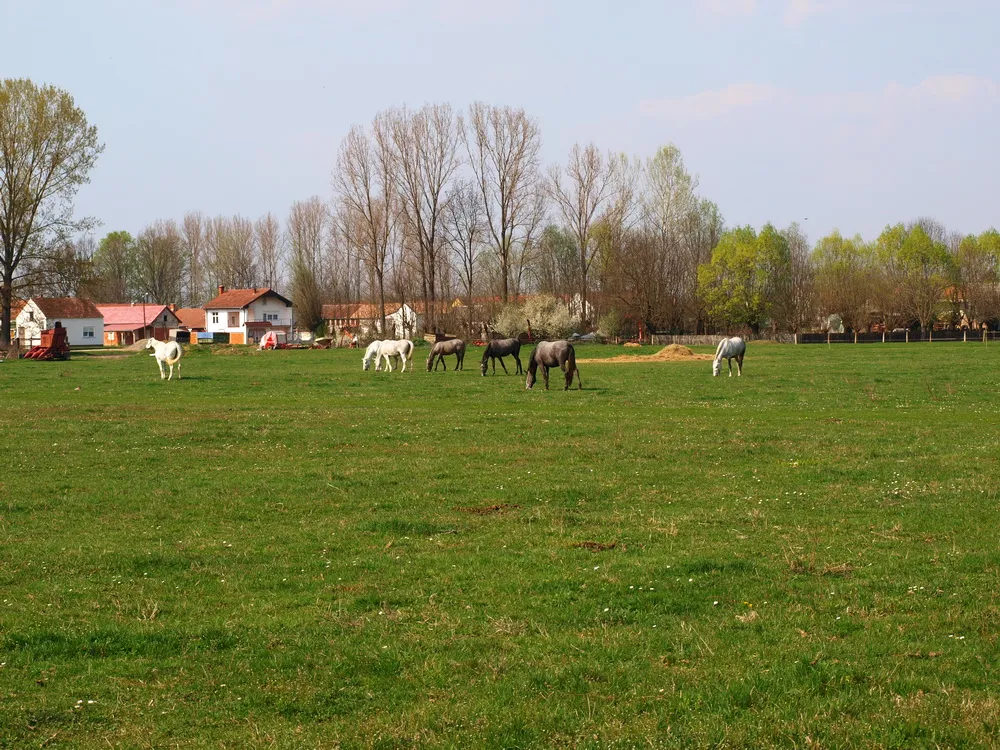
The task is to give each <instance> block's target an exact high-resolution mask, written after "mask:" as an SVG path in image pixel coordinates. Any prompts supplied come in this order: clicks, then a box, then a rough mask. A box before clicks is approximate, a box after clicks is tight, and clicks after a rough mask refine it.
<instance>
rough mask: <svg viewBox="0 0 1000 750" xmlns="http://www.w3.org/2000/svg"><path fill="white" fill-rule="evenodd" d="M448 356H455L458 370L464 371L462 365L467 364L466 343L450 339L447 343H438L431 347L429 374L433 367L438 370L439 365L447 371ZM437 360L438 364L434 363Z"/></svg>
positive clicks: (428, 365)
mask: <svg viewBox="0 0 1000 750" xmlns="http://www.w3.org/2000/svg"><path fill="white" fill-rule="evenodd" d="M446 354H454V355H455V369H456V370H461V369H463V368H462V363H463V362H465V342H464V341H462V339H448V340H447V341H437V342H435V343H434V346H432V347H431V353H430V354H428V355H427V372H430V371H431V365H433V366H434V369H435V370H437V368H438V364H440V365H441V366H442V367H444V369H445V370H447V369H448V365H446V364H445V363H444V358H445V355H446ZM435 358H436V359H437V361H436V362H435V361H434V360H435Z"/></svg>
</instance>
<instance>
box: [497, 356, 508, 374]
mask: <svg viewBox="0 0 1000 750" xmlns="http://www.w3.org/2000/svg"><path fill="white" fill-rule="evenodd" d="M497 359H499V360H500V366H501V367H502V368H503V374H504V375H510V373H509V372H507V365H505V364H504V363H503V357H497ZM493 361H494V362H496V360H493ZM493 368H494V369H493V373H494V374H496V365H495V364H494V365H493Z"/></svg>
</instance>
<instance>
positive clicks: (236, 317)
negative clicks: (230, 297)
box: [229, 312, 240, 328]
mask: <svg viewBox="0 0 1000 750" xmlns="http://www.w3.org/2000/svg"><path fill="white" fill-rule="evenodd" d="M229 327H230V328H239V327H240V314H239V313H238V312H231V313H229Z"/></svg>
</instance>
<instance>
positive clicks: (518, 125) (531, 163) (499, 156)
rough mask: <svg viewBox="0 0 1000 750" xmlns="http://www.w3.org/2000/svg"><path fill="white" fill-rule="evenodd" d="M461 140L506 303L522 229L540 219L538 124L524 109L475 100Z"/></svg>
mask: <svg viewBox="0 0 1000 750" xmlns="http://www.w3.org/2000/svg"><path fill="white" fill-rule="evenodd" d="M465 145H466V150H467V151H468V154H469V162H470V166H471V168H472V171H473V174H474V175H475V180H476V186H477V188H478V190H479V194H480V196H481V197H482V201H483V212H484V214H485V219H486V221H485V224H486V228H487V233H488V235H489V237H490V238H491V240H492V245H493V251H494V253H495V255H496V264H497V271H498V275H499V282H500V293H501V297H502V299H503V300H504V302H506V301H508V299H509V297H510V290H511V281H512V273H513V271H514V265H515V262H516V260H517V257H516V255H517V254H518V245H519V244H520V246H521V248H522V250H524V248H525V247H526V243H525V242H524V239H525V234H526V233H527V232H529V231H531V230H533V229H537V227H538V223H539V220H538V201H537V194H538V192H539V189H540V187H541V186H540V180H539V174H538V155H539V151H540V149H541V135H540V134H539V130H538V123H537V122H536V121H535V120H533V119H532V118H530V117H529V116H528V115H527V114H526V113H525V111H524V110H523V109H515V108H513V107H491V106H489V105H486V104H483V103H482V102H477V103H476V104H473V105H472V106H471V107H470V108H469V121H468V125H467V128H466V131H465ZM524 257H525V253H524V252H522V253H521V258H522V259H523V258H524Z"/></svg>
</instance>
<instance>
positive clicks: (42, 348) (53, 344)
mask: <svg viewBox="0 0 1000 750" xmlns="http://www.w3.org/2000/svg"><path fill="white" fill-rule="evenodd" d="M24 358H25V359H69V337H68V336H67V334H66V329H65V328H63V327H62V326H56V327H55V328H49V329H47V330H45V331H42V341H41V343H40V344H38V345H37V346H33V347H31V348H30V349H29V350H28V351H26V352H25V353H24Z"/></svg>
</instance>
